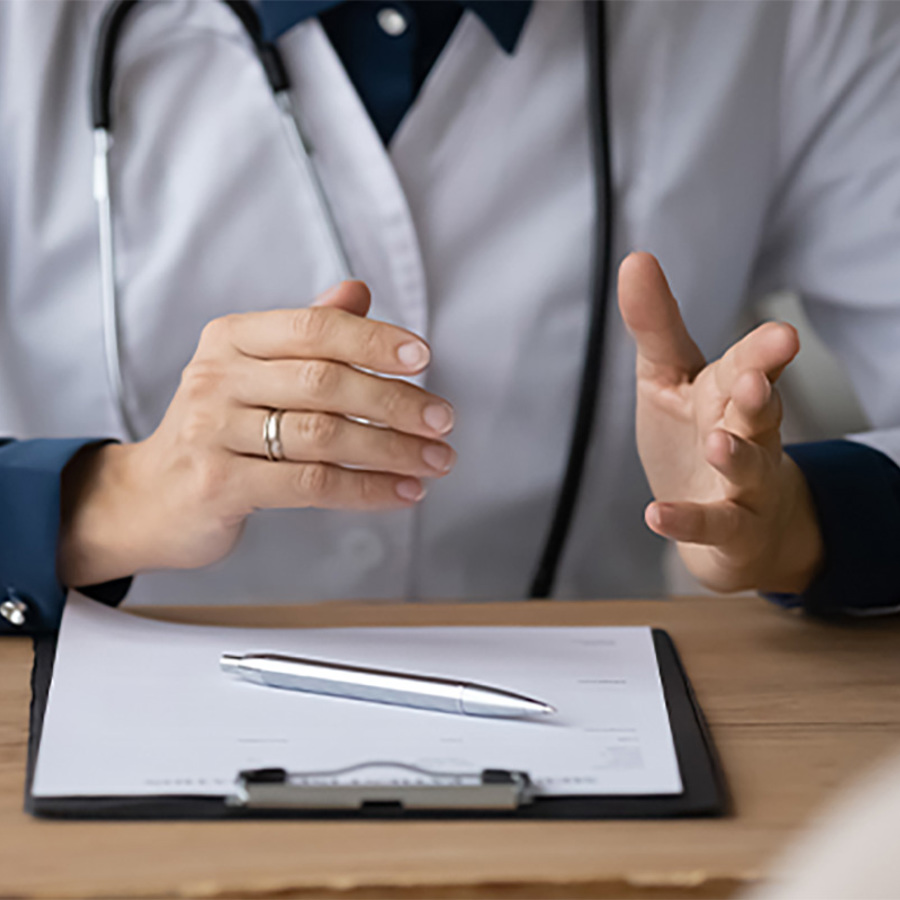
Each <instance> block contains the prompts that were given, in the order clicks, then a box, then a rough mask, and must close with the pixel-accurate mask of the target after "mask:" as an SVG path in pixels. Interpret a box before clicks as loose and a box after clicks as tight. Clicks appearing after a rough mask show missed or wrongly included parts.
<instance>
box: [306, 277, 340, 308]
mask: <svg viewBox="0 0 900 900" xmlns="http://www.w3.org/2000/svg"><path fill="white" fill-rule="evenodd" d="M341 284H343V282H339V283H338V284H336V285H334V287H330V288H328V290H327V291H325V293H324V294H319V296H318V297H316V299H315V300H313V302H312V303H311V304H310V305H311V306H321V305H322V304H323V303H327V302H328V301H329V300H330V299H331V298H332V297H333V296H334V295H335V294H337V292H338V291H339V290H340V289H341Z"/></svg>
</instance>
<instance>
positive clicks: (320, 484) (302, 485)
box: [295, 463, 332, 503]
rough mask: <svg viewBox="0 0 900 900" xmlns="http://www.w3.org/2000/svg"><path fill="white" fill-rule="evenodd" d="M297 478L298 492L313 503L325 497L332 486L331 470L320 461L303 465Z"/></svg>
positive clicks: (298, 471) (298, 470)
mask: <svg viewBox="0 0 900 900" xmlns="http://www.w3.org/2000/svg"><path fill="white" fill-rule="evenodd" d="M295 478H296V489H297V493H298V494H299V495H300V497H302V498H303V499H304V500H308V501H311V502H313V503H315V502H316V501H318V500H321V499H322V498H324V497H325V496H326V495H327V494H328V492H329V490H330V488H331V482H332V474H331V470H330V469H329V468H328V466H324V465H321V464H320V463H309V464H306V465H301V466H300V467H299V468H298V469H297V473H296V476H295Z"/></svg>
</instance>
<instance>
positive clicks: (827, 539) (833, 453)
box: [769, 440, 900, 617]
mask: <svg viewBox="0 0 900 900" xmlns="http://www.w3.org/2000/svg"><path fill="white" fill-rule="evenodd" d="M785 452H786V453H787V454H788V455H789V456H790V457H791V459H793V460H794V462H795V463H796V464H797V465H798V466H799V468H800V470H801V471H802V472H803V475H804V476H805V478H806V481H807V483H808V484H809V488H810V492H811V494H812V498H813V502H814V504H815V507H816V511H817V513H818V517H819V526H820V527H821V529H822V537H823V540H824V544H825V562H824V564H823V567H822V570H821V571H820V572H819V574H818V575H817V576H816V578H815V579H814V580H813V582H812V584H811V585H810V586H809V588H807V590H806V591H805V592H804V593H803V594H799V595H790V594H776V595H769V597H770V599H772V600H774V601H775V602H778V603H780V604H781V605H784V606H801V607H802V608H803V609H804V610H805V611H806V612H809V613H812V614H813V615H818V616H826V617H833V616H840V615H874V614H883V613H888V612H898V611H900V467H898V466H897V465H896V464H895V463H894V462H893V460H891V459H890V457H888V456H886V455H885V454H883V453H881V452H879V451H878V450H873V449H872V448H871V447H866V446H864V445H862V444H857V443H855V442H853V441H840V440H838V441H820V442H816V443H809V444H794V445H792V446H789V447H785Z"/></svg>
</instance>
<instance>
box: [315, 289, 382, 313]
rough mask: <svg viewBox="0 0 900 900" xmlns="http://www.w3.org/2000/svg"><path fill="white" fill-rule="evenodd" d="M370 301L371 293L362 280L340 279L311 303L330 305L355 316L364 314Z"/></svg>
mask: <svg viewBox="0 0 900 900" xmlns="http://www.w3.org/2000/svg"><path fill="white" fill-rule="evenodd" d="M371 303H372V294H371V292H370V291H369V288H368V286H367V285H366V283H365V282H364V281H341V282H339V283H338V284H336V285H335V286H334V287H332V288H329V289H328V290H327V291H325V293H324V294H319V296H318V297H316V299H315V300H314V301H313V302H312V304H311V305H312V306H330V307H333V308H335V309H342V310H344V312H348V313H353V315H355V316H365V315H367V314H368V312H369V306H370V305H371Z"/></svg>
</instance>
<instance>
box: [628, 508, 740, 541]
mask: <svg viewBox="0 0 900 900" xmlns="http://www.w3.org/2000/svg"><path fill="white" fill-rule="evenodd" d="M644 521H645V522H646V523H647V525H648V527H649V528H650V529H651V530H652V531H655V532H656V533H657V534H659V535H662V536H663V537H667V538H669V539H670V540H673V541H678V542H679V543H685V544H706V545H711V546H715V547H721V548H727V547H729V546H730V545H733V544H735V543H737V542H738V541H739V540H740V538H741V536H742V535H743V534H746V533H747V531H748V530H749V529H750V528H752V527H753V524H754V523H753V513H752V512H750V511H749V510H747V509H745V508H743V507H742V506H740V505H738V504H737V503H734V502H733V501H728V500H725V501H718V502H716V503H688V502H678V503H660V502H654V503H651V504H650V505H649V506H648V507H647V509H646V510H645V512H644Z"/></svg>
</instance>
